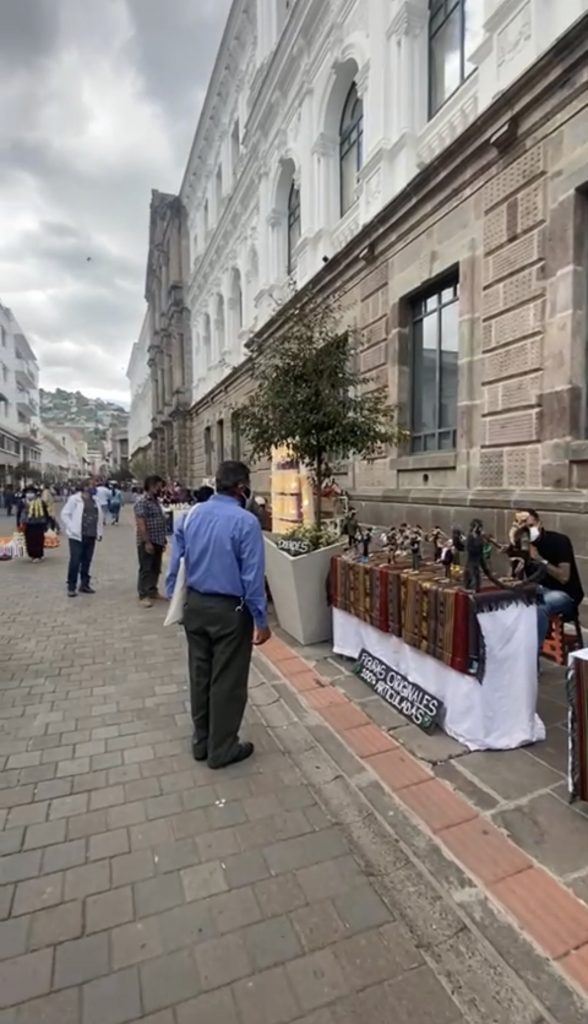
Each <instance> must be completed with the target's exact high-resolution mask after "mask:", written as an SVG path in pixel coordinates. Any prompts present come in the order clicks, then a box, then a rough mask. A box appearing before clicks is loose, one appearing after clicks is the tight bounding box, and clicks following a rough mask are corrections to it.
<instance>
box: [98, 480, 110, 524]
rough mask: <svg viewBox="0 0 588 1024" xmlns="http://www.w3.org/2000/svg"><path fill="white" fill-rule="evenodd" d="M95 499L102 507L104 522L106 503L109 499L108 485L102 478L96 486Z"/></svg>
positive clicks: (106, 510)
mask: <svg viewBox="0 0 588 1024" xmlns="http://www.w3.org/2000/svg"><path fill="white" fill-rule="evenodd" d="M96 500H97V501H98V504H99V505H100V508H101V509H102V517H103V520H104V522H105V523H106V522H107V521H108V520H107V518H106V513H107V512H108V503H109V501H110V487H107V486H106V484H105V482H104V480H102V481H101V483H99V484H98V486H97V488H96Z"/></svg>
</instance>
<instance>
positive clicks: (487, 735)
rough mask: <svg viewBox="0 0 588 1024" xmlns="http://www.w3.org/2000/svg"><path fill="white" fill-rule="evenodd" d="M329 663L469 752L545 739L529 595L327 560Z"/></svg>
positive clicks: (434, 569)
mask: <svg viewBox="0 0 588 1024" xmlns="http://www.w3.org/2000/svg"><path fill="white" fill-rule="evenodd" d="M330 592H331V602H332V606H333V646H334V650H335V653H337V654H342V655H345V656H346V657H349V658H354V659H357V660H358V666H357V674H358V676H359V677H360V678H361V679H363V680H364V682H366V683H367V685H369V686H371V687H372V689H374V690H375V692H377V693H379V694H380V695H381V696H382V697H383V698H384V699H385V700H386V701H387V702H388V703H389V704H390V705H391V706H392V707H393V708H395V709H396V710H398V711H399V712H400V713H401V714H403V715H404V716H405V717H406V718H407V720H408V721H412V722H413V723H414V724H417V725H419V726H421V727H425V728H426V727H434V725H435V724H437V725H439V726H440V727H441V728H442V729H443V730H444V731H445V732H446V733H447V734H448V735H449V736H452V737H453V738H454V739H456V740H458V741H459V742H460V743H463V744H464V745H465V746H466V747H468V748H469V749H470V750H506V749H511V748H514V747H518V746H522V745H523V744H526V743H534V742H537V741H538V740H542V739H545V727H544V725H543V723H542V722H541V720H540V718H539V716H538V715H537V713H536V703H537V608H536V603H537V596H536V589H535V588H534V587H532V586H531V587H518V588H513V587H507V586H506V585H505V586H504V589H500V588H499V587H498V586H496V585H495V584H493V583H490V582H489V581H486V582H485V584H484V585H482V587H481V588H480V589H479V590H478V591H477V592H475V591H473V590H466V589H464V587H463V586H462V582H461V572H453V573H451V572H450V573H444V570H443V567H442V566H441V565H440V564H438V563H436V564H435V563H432V564H426V565H420V566H419V567H418V568H414V569H410V568H409V567H408V566H407V565H400V566H399V565H394V564H388V563H386V562H385V561H384V560H383V558H382V559H381V560H380V562H378V558H377V557H376V558H375V560H373V559H371V558H370V560H369V561H367V562H365V561H364V562H362V561H360V560H357V559H355V558H353V557H351V556H347V557H346V556H344V557H339V558H334V559H333V560H332V564H331V577H330Z"/></svg>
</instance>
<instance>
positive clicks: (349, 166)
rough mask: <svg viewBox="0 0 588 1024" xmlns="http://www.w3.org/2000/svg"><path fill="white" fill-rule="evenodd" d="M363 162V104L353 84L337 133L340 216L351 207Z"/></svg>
mask: <svg viewBox="0 0 588 1024" xmlns="http://www.w3.org/2000/svg"><path fill="white" fill-rule="evenodd" d="M362 162H363V103H362V101H361V100H360V98H359V96H358V95H357V86H356V84H355V82H354V83H353V85H352V86H351V89H350V90H349V92H348V94H347V99H346V100H345V106H344V107H343V115H342V117H341V129H340V132H339V164H340V178H341V216H343V215H344V214H345V213H347V211H348V210H349V209H350V208H351V207H352V206H353V203H354V202H355V189H356V185H357V173H358V171H359V170H360V168H361V165H362Z"/></svg>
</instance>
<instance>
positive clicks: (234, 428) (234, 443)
mask: <svg viewBox="0 0 588 1024" xmlns="http://www.w3.org/2000/svg"><path fill="white" fill-rule="evenodd" d="M231 458H232V459H233V460H234V461H235V462H240V461H241V424H240V423H239V413H238V412H234V413H233V415H232V416H231Z"/></svg>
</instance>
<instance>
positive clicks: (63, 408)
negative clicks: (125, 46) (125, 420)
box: [39, 388, 127, 432]
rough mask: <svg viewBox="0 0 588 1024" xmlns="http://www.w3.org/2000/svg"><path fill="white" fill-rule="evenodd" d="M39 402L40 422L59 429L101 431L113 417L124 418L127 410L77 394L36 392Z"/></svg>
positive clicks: (114, 404)
mask: <svg viewBox="0 0 588 1024" xmlns="http://www.w3.org/2000/svg"><path fill="white" fill-rule="evenodd" d="M39 394H40V399H41V419H42V420H44V421H45V422H49V421H50V422H51V423H56V424H60V425H61V426H70V427H80V428H82V429H83V428H85V429H87V430H98V431H100V432H101V431H102V430H105V429H106V428H107V427H108V426H109V425H110V422H111V420H112V419H116V417H117V416H121V417H126V416H127V410H126V409H124V408H123V407H122V405H117V404H116V403H115V402H106V401H104V400H103V399H102V398H87V397H86V395H83V394H82V393H81V391H65V390H64V389H63V388H56V389H55V391H44V390H43V389H42V388H41V390H40V392H39Z"/></svg>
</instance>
